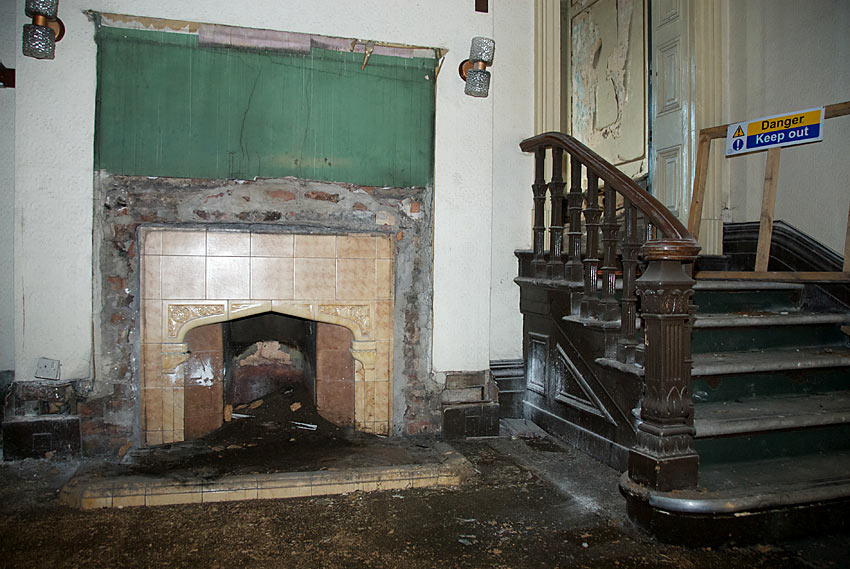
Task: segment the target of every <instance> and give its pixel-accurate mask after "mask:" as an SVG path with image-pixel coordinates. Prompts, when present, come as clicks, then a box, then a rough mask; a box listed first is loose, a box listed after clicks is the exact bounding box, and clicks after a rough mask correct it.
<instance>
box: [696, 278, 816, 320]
mask: <svg viewBox="0 0 850 569" xmlns="http://www.w3.org/2000/svg"><path fill="white" fill-rule="evenodd" d="M803 290H804V285H802V284H799V283H780V282H770V281H707V280H699V281H697V282H696V284H695V285H694V304H696V305H697V307H698V309H699V311H700V312H706V313H720V312H738V311H741V310H744V311H748V310H774V311H778V310H786V309H788V310H793V309H795V308H797V306H799V304H800V298H801V296H802V293H803Z"/></svg>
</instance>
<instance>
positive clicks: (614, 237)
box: [520, 132, 700, 491]
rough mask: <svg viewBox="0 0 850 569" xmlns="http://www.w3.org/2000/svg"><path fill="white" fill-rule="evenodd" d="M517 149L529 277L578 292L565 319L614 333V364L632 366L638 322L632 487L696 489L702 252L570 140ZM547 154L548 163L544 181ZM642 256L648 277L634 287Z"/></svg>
mask: <svg viewBox="0 0 850 569" xmlns="http://www.w3.org/2000/svg"><path fill="white" fill-rule="evenodd" d="M520 147H521V149H522V150H523V151H525V152H533V153H534V156H535V178H534V183H533V185H532V193H533V203H534V210H533V243H534V251H533V257H532V261H531V270H532V272H533V276H534V278H535V279H539V280H540V281H541V282H544V281H545V282H553V283H562V284H565V285H566V286H568V287H569V288H570V290H571V291H575V294H572V295H571V301H570V304H571V306H570V307H569V311H570V317H571V318H578V319H581V320H583V321H587V322H600V323H603V324H604V325H606V327H610V328H611V329H612V331H613V336H612V337H613V338H614V340H616V341H615V342H614V345H615V348H614V350H615V352H616V358H617V360H619V361H620V362H621V363H623V364H626V365H633V364H635V362H636V353H637V352H638V336H637V328H638V326H637V324H638V318H640V319H641V320H642V323H643V337H644V346H643V365H644V374H643V376H642V381H643V386H642V390H641V391H642V398H641V405H640V418H639V421H638V422H637V427H636V430H637V435H636V444H635V446H634V447H633V448H632V449H631V450H630V453H629V459H628V468H629V476H630V478H631V479H632V480H633V481H634V482H637V483H639V484H643V485H645V486H647V487H649V488H651V489H655V490H662V491H667V490H675V489H683V488H689V487H693V486H695V485H696V482H697V471H698V463H699V460H698V457H697V454H696V452H695V451H694V446H693V434H694V428H693V403H692V399H691V386H690V380H691V328H690V326H691V319H692V308H691V303H690V299H691V297H692V295H693V284H694V281H693V279H691V277H690V276H689V275H690V269H691V268H692V267H691V266H690V264H691V263H692V262H693V261H694V260H695V259H696V256H697V253H698V252H699V250H700V246H699V244H698V243H697V241H696V240H695V239H694V237H693V236H692V235H691V234H690V233H689V232H688V230H687V229H686V228H685V226H684V225H683V224H682V223H681V222H680V221H679V220H678V219H677V218H676V217H675V216H674V215H673V214H672V213H671V212H670V211H669V210H667V208H665V207H664V206H663V205H662V204H661V203H660V202H659V201H658V200H656V199H655V198H654V197H652V196H651V195H650V194H649V193H648V192H647V191H646V190H644V189H643V188H641V187H640V186H638V185H637V184H636V183H635V182H634V181H633V180H631V179H630V178H628V177H627V176H626V175H625V174H623V173H622V172H620V171H619V170H618V169H617V168H616V167H614V166H613V165H611V164H610V163H608V162H607V161H605V160H604V159H603V158H602V157H600V156H599V155H598V154H596V153H595V152H593V151H592V150H590V149H589V148H588V147H586V146H585V145H583V144H582V143H580V142H579V141H577V140H576V139H575V138H573V137H571V136H569V135H566V134H563V133H557V132H549V133H545V134H540V135H538V136H534V137H532V138H529V139H526V140H524V141H523V142H522V143H521V144H520ZM547 155H551V163H552V175H551V179H550V180H549V181H548V182H547V181H546V175H545V173H546V159H547ZM565 155H566V157H567V161H566V162H567V164H568V170H569V180H570V183H569V191H568V192H566V193H565V189H566V182H565V181H564V176H563V173H564V170H565V160H564V157H565ZM600 182H601V184H602V185H601V186H600ZM547 197H548V199H549V202H550V203H549V211H550V215H551V218H550V220H549V224H548V225H549V229H548V232H549V239H548V241H549V243H548V245H549V247H548V249H547V248H546V231H547V229H546V220H545V219H544V215H545V210H546V200H547ZM618 204H621V207H622V215H618V213H617V211H618ZM564 206H566V208H565V207H564ZM639 217H642V218H643V219H645V220H646V222H647V224H648V226H650V227H651V231H650V232H648V233H649V235H647V236H642V235H640V231H639V230H638V218H639ZM582 222H583V223H582ZM565 237H566V247H564V243H565ZM644 237H645V240H644ZM582 242H583V244H584V251H583V253H582ZM639 257H642V258H643V260H644V261H645V262H646V268H645V270H644V271H643V274H642V275H641V276H640V278H637V268H638V262H639ZM618 273H619V274H622V293H621V297H620V300H619V301H618V300H617V297H616V284H617V275H618ZM638 298H639V299H640V301H638ZM618 320H619V322H617V321H618ZM617 324H619V330H618V333H617V330H616V326H617Z"/></svg>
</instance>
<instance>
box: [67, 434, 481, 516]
mask: <svg viewBox="0 0 850 569" xmlns="http://www.w3.org/2000/svg"><path fill="white" fill-rule="evenodd" d="M472 471H473V469H472V466H471V465H470V463H469V462H468V461H467V460H466V459H465V458H464V457H463V456H462V455H460V454H459V453H457V452H455V451H454V450H450V449H449V450H443V452H442V454H441V459H440V462H438V463H430V464H403V465H393V466H371V467H362V468H352V469H346V470H333V471H330V470H320V471H314V472H278V473H273V474H251V475H235V476H225V477H222V478H219V479H217V480H213V481H209V480H202V479H190V480H184V481H179V482H178V481H176V480H171V479H167V478H150V477H144V476H120V477H115V478H87V477H80V478H76V477H75V478H73V479H72V480H71V481H70V482H68V484H66V485H65V487H64V488H62V491H61V493H60V501H61V502H62V504H64V505H66V506H70V507H73V508H80V509H83V510H89V509H95V508H123V507H129V506H165V505H173V504H202V503H210V502H231V501H237V500H263V499H276V498H303V497H309V496H327V495H332V494H347V493H349V492H358V491H360V492H370V491H376V490H404V489H409V488H429V487H438V486H456V485H458V484H460V483H461V482H463V480H464V479H465V478H467V477H468V476H469V475H470V474H471V472H472Z"/></svg>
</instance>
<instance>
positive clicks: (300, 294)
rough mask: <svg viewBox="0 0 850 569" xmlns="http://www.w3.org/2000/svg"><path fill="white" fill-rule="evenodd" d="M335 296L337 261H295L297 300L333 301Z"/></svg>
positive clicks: (295, 295)
mask: <svg viewBox="0 0 850 569" xmlns="http://www.w3.org/2000/svg"><path fill="white" fill-rule="evenodd" d="M335 296H336V260H335V259H295V294H294V297H295V298H296V299H299V300H301V299H303V300H333V299H334V298H335Z"/></svg>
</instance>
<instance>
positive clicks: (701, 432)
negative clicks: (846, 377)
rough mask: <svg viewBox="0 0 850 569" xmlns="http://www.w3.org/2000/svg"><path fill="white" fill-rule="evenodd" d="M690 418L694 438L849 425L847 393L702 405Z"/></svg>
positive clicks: (849, 406) (848, 395)
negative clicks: (694, 434)
mask: <svg viewBox="0 0 850 569" xmlns="http://www.w3.org/2000/svg"><path fill="white" fill-rule="evenodd" d="M694 416H695V418H694V428H695V430H696V438H706V437H721V436H730V435H741V434H752V433H762V432H767V431H781V430H790V429H801V428H810V427H822V426H826V425H838V424H843V423H848V422H850V392H845V391H842V392H835V393H824V394H818V395H798V396H787V397H765V398H753V399H745V400H743V401H723V402H717V403H703V404H698V405H696V406H695V407H694Z"/></svg>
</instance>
